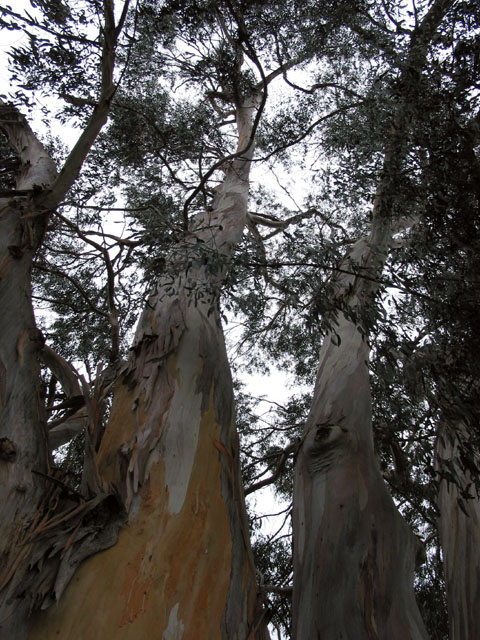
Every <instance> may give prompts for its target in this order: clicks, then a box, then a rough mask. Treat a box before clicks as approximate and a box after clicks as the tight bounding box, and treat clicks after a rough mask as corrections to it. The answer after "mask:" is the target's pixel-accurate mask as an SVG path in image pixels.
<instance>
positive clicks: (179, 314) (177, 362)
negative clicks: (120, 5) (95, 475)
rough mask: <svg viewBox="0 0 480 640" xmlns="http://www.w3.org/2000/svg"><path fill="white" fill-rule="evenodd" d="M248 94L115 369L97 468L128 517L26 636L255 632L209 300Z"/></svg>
mask: <svg viewBox="0 0 480 640" xmlns="http://www.w3.org/2000/svg"><path fill="white" fill-rule="evenodd" d="M255 102H256V101H255V100H254V99H253V98H252V99H251V102H250V103H249V104H245V105H243V106H241V107H240V108H238V110H237V123H238V130H239V157H237V158H236V159H235V160H234V161H233V163H232V164H231V166H230V167H229V168H228V170H227V174H226V177H225V180H224V182H223V184H222V186H221V188H220V189H219V190H218V192H217V195H216V199H215V202H214V206H213V209H212V210H211V211H206V212H205V213H203V214H201V215H198V216H196V217H195V218H194V220H193V223H192V224H191V228H190V232H189V234H188V236H187V239H186V240H185V241H184V242H183V243H181V244H179V245H178V246H177V247H176V249H175V252H174V254H173V255H172V264H173V268H174V269H175V271H176V273H175V274H173V275H169V274H167V275H165V276H162V277H161V278H160V279H159V281H158V283H157V285H156V287H155V290H154V291H153V293H152V294H151V295H150V297H149V299H148V301H147V305H146V307H145V310H144V311H143V314H142V317H141V319H140V321H139V325H138V328H137V332H136V337H135V341H134V345H133V347H132V351H131V358H130V361H129V363H128V366H127V367H126V369H125V370H124V372H123V374H122V376H121V378H120V380H119V381H118V382H117V386H116V390H115V394H114V402H113V407H112V411H111V416H110V419H109V423H108V427H107V430H106V433H105V435H104V438H103V441H102V445H101V448H100V452H99V456H98V472H99V476H100V477H101V478H102V480H103V481H107V482H108V483H110V484H111V485H112V486H114V487H115V489H116V491H118V493H119V494H120V495H121V497H122V500H123V502H124V504H125V505H126V508H127V510H128V513H129V516H128V525H127V526H126V527H125V528H124V529H123V530H122V531H121V532H120V536H119V541H118V543H117V545H116V546H114V547H113V548H111V549H110V550H109V551H107V552H105V553H103V554H101V555H98V556H95V557H92V558H91V559H89V560H88V561H87V562H86V563H85V564H84V566H83V567H81V568H80V570H79V571H78V573H77V575H76V577H75V579H74V581H73V582H72V583H71V585H70V586H69V588H68V589H67V591H66V593H65V595H64V597H63V598H62V600H61V601H60V604H59V606H58V608H55V609H54V608H52V609H50V610H49V611H48V612H46V613H45V614H41V615H39V616H38V618H37V620H36V624H35V626H34V628H33V630H32V632H31V634H30V636H29V638H30V640H34V639H36V638H38V639H40V638H41V639H42V640H49V639H50V638H52V640H53V638H58V637H65V638H67V637H75V638H78V639H79V640H80V639H81V638H89V637H91V635H92V629H95V633H96V634H97V635H98V637H102V638H105V639H108V638H125V639H126V638H132V639H135V640H137V639H139V638H192V639H193V638H212V639H213V638H224V639H228V640H235V639H238V640H246V639H247V638H252V639H253V638H260V637H265V635H264V634H265V631H264V630H263V627H264V624H263V622H264V621H262V615H263V612H262V610H261V606H260V601H259V599H258V597H257V589H256V581H255V569H254V565H253V558H252V553H251V550H250V543H249V533H248V526H247V521H246V512H245V506H244V498H243V490H242V484H241V479H240V469H239V449H238V441H237V435H236V431H235V427H234V416H233V393H232V381H231V376H230V370H229V366H228V361H227V356H226V352H225V344H224V337H223V332H222V329H221V325H220V318H219V310H218V303H219V285H220V284H221V282H222V281H223V279H224V277H225V273H226V267H227V265H228V261H229V259H230V257H231V254H232V252H233V250H234V248H235V246H236V245H237V243H238V242H239V240H240V239H241V236H242V233H243V229H244V226H245V223H246V218H247V198H248V176H249V170H250V161H251V157H252V153H253V140H252V139H251V136H252V121H253V114H254V111H255ZM242 150H243V152H242ZM78 603H81V606H78Z"/></svg>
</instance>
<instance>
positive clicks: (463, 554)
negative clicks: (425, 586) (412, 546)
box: [436, 423, 480, 640]
mask: <svg viewBox="0 0 480 640" xmlns="http://www.w3.org/2000/svg"><path fill="white" fill-rule="evenodd" d="M460 437H462V438H463V440H464V441H467V438H468V434H467V429H466V427H465V425H464V424H463V423H458V425H457V427H456V429H455V430H452V429H451V428H449V427H448V426H447V425H446V424H445V425H443V426H442V427H441V428H440V431H439V436H438V438H437V451H436V456H437V469H439V470H441V471H442V470H444V464H445V461H447V462H450V464H449V465H448V468H449V470H450V473H452V471H454V473H455V476H456V483H455V482H450V481H448V480H446V479H442V480H441V482H440V490H439V496H438V509H439V511H440V517H439V519H438V531H439V534H440V542H441V545H442V552H443V566H444V572H445V584H446V587H447V604H448V623H449V633H450V638H451V640H473V639H474V638H478V637H479V634H480V621H479V616H478V601H479V598H480V563H479V558H478V553H479V549H480V503H479V500H478V495H477V493H476V489H475V485H474V484H473V483H472V477H471V474H470V471H468V469H465V467H464V465H462V464H461V463H460V459H461V458H459V438H460ZM452 467H453V469H452ZM457 483H458V484H457ZM465 493H466V494H467V495H468V498H466V497H465V495H462V494H465ZM460 501H461V504H462V507H460V506H459V502H460Z"/></svg>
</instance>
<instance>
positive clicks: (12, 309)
mask: <svg viewBox="0 0 480 640" xmlns="http://www.w3.org/2000/svg"><path fill="white" fill-rule="evenodd" d="M103 6H104V25H103V28H102V34H103V38H102V41H103V45H102V56H101V70H100V72H101V83H100V94H99V98H98V101H97V104H96V107H95V108H94V110H93V112H92V114H91V116H90V118H89V120H88V122H87V124H86V126H85V129H84V131H83V132H82V134H81V135H80V137H79V139H78V142H77V144H76V145H75V146H74V148H73V149H72V151H71V152H70V154H69V155H68V157H67V159H66V161H65V164H64V166H63V168H62V171H60V172H57V170H56V167H55V163H54V162H53V160H52V158H51V157H50V155H49V154H48V152H47V151H46V149H45V148H44V147H43V145H42V144H41V142H40V141H39V140H38V138H37V137H36V136H35V134H34V133H33V131H32V130H31V128H30V127H29V126H28V124H27V122H26V120H25V118H24V117H23V116H22V115H21V114H20V113H19V112H18V111H17V109H16V108H15V107H13V106H12V105H8V104H5V103H4V102H3V101H2V100H0V129H1V131H2V132H3V133H4V134H5V136H6V138H7V140H8V143H9V145H10V147H11V148H12V150H13V152H14V153H15V155H16V157H17V159H18V165H19V170H18V172H17V175H16V184H15V188H14V189H12V190H10V192H7V193H5V192H4V193H1V194H0V195H1V196H6V197H1V198H0V309H1V313H0V505H1V509H0V635H1V637H2V638H3V637H5V638H8V639H9V640H24V638H26V636H27V633H28V628H29V625H30V621H29V614H30V612H31V610H32V609H34V608H36V607H38V606H41V605H42V604H45V603H46V602H51V594H52V591H53V592H55V590H56V589H58V591H61V588H60V584H64V582H65V579H68V578H69V577H70V576H71V575H72V573H73V566H75V564H78V562H80V560H81V559H83V557H85V554H86V555H89V554H90V553H93V552H94V551H96V550H98V549H103V548H105V546H108V545H109V544H112V543H113V541H114V539H115V531H112V530H111V529H110V528H109V527H105V523H104V522H102V527H100V526H99V524H98V522H97V523H96V527H93V525H92V522H93V521H94V520H95V519H97V520H98V511H100V518H101V517H102V516H104V515H105V511H104V509H103V508H102V503H103V502H105V500H106V499H108V496H106V495H103V496H102V495H97V496H95V497H94V499H92V500H90V501H87V502H85V501H82V504H80V505H78V500H77V502H75V501H73V502H72V500H71V496H70V495H67V496H65V495H64V493H65V491H64V488H65V487H64V486H63V485H62V483H61V482H60V481H59V480H58V478H56V477H54V472H53V471H52V469H51V468H50V465H49V448H48V438H47V434H46V428H45V427H46V416H45V406H44V402H43V399H42V397H41V387H40V382H41V381H40V364H39V363H40V361H41V359H42V358H41V357H40V352H41V351H42V349H43V337H42V335H41V333H40V332H39V331H38V330H37V328H36V325H35V319H34V314H33V309H32V302H31V269H32V262H33V258H34V256H35V253H36V251H37V250H38V248H39V247H40V245H41V243H42V241H43V237H44V233H45V230H46V226H47V222H48V220H49V217H50V214H51V213H52V211H53V210H54V209H55V208H56V207H57V206H58V205H59V204H60V202H61V201H62V200H63V198H64V197H65V194H66V193H67V191H68V190H69V188H70V187H71V186H72V184H73V183H74V181H75V179H76V178H77V176H78V173H79V171H80V169H81V167H82V164H83V162H84V160H85V158H86V156H87V154H88V152H89V150H90V148H91V146H92V144H93V142H94V141H95V139H96V137H97V135H98V133H99V131H100V130H101V128H102V127H103V125H104V124H105V122H106V119H107V115H108V110H109V106H110V101H111V99H112V96H113V94H114V90H115V88H114V85H113V81H112V77H113V68H114V62H115V47H116V43H117V38H118V36H119V33H120V31H121V29H122V26H123V22H124V20H125V17H126V11H127V9H128V0H127V1H126V2H125V4H124V11H123V12H122V16H121V18H120V22H119V23H118V25H116V24H115V18H114V6H113V0H104V2H103ZM99 507H100V509H99ZM117 511H118V509H117ZM96 512H97V513H96ZM84 516H88V517H89V518H90V521H89V522H87V523H86V526H84V528H83V529H82V527H81V525H82V524H84V523H83V518H84ZM65 523H67V524H66V525H65ZM64 525H65V526H64ZM94 529H96V531H94ZM80 530H81V531H82V532H83V538H82V536H78V531H80ZM72 531H74V532H75V533H76V534H77V538H80V539H82V540H83V543H85V539H84V537H85V536H86V535H88V536H89V540H88V543H89V544H83V549H82V551H81V553H80V554H78V557H77V558H76V560H75V561H74V562H73V563H71V562H70V561H69V559H71V558H70V556H72V551H73V550H74V547H75V546H76V541H75V543H74V537H72ZM94 538H95V539H96V542H95V543H93V542H92V540H93V539H94ZM98 542H100V543H99V544H98ZM82 554H84V555H82ZM73 555H74V556H75V554H73ZM67 576H68V577H67Z"/></svg>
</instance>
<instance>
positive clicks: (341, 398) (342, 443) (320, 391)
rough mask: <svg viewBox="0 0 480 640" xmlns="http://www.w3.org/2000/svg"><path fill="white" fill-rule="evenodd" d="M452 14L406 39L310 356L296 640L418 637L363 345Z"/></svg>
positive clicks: (404, 540) (403, 540) (442, 5)
mask: <svg viewBox="0 0 480 640" xmlns="http://www.w3.org/2000/svg"><path fill="white" fill-rule="evenodd" d="M451 4H452V3H451V2H447V1H446V0H439V1H437V2H434V3H433V4H432V5H431V7H430V9H429V11H428V12H427V13H426V15H425V17H424V18H423V20H422V22H421V23H420V24H419V25H418V26H417V28H416V29H415V30H414V31H413V33H412V36H411V41H410V48H409V54H408V58H407V60H406V62H405V66H404V69H403V72H402V76H401V80H400V86H401V95H400V97H399V101H398V106H397V109H396V112H395V114H394V118H393V126H392V133H391V138H390V140H389V141H388V143H387V145H386V153H385V159H384V164H383V172H382V174H383V175H382V180H381V182H380V184H379V187H378V189H377V195H376V199H375V205H374V210H373V216H372V226H371V232H370V236H369V237H368V238H364V239H361V240H359V241H358V242H357V243H356V244H355V245H354V247H353V248H352V250H351V251H350V252H349V253H348V255H347V256H346V258H345V260H344V262H343V263H342V265H341V268H340V271H341V272H342V271H343V273H340V275H339V276H338V277H337V278H336V280H335V281H334V287H335V298H336V300H337V301H338V302H339V303H341V307H342V308H343V311H342V312H340V313H338V315H337V317H336V318H335V321H334V323H333V326H334V329H332V330H331V331H330V333H329V334H327V336H326V338H325V341H324V344H323V346H322V349H321V352H320V362H319V368H318V373H317V379H316V383H315V390H314V398H313V403H312V407H311V410H310V414H309V417H308V420H307V423H306V425H305V430H304V435H303V438H302V444H301V446H300V449H299V452H298V456H297V460H296V467H295V485H294V511H293V535H294V587H293V629H294V631H293V635H294V637H295V638H296V639H297V640H307V639H308V640H311V639H313V638H321V639H322V640H330V639H331V640H333V639H334V638H335V639H336V638H345V639H346V638H349V639H351V640H354V639H355V640H361V639H365V640H367V639H369V640H371V639H373V638H379V639H382V638H416V639H417V638H418V639H420V638H426V637H427V632H426V630H425V627H424V625H423V622H422V619H421V616H420V612H419V610H418V607H417V605H416V602H415V597H414V593H413V572H414V567H415V557H416V554H417V552H418V550H419V546H420V545H419V541H418V540H417V539H416V537H415V536H414V535H413V533H412V532H411V531H410V530H409V528H408V526H407V525H406V523H405V522H404V521H403V519H402V517H401V516H400V514H399V513H398V511H397V509H396V507H395V505H394V503H393V500H392V498H391V496H390V494H389V492H388V491H387V488H386V486H385V484H384V481H383V478H382V476H381V473H380V470H379V465H378V462H377V460H376V456H375V452H374V447H373V432H372V415H371V411H372V409H371V395H370V384H369V372H368V360H369V351H370V349H369V345H368V340H367V338H366V335H367V333H368V325H369V317H370V318H371V317H372V312H373V310H374V304H375V302H374V296H375V293H376V290H377V288H378V284H377V281H378V278H379V276H380V275H381V272H382V268H383V265H384V263H385V260H386V257H387V255H388V250H389V247H390V245H391V243H392V237H393V234H394V228H395V224H398V223H399V213H398V212H397V211H396V206H395V192H396V186H397V181H398V180H399V179H400V176H401V169H402V166H403V163H404V160H405V153H406V151H405V150H406V137H407V136H408V133H409V127H410V126H411V124H410V123H411V119H412V114H414V111H415V100H416V96H417V95H418V91H419V90H421V89H420V87H421V71H422V69H423V66H424V64H425V60H426V56H427V49H428V44H429V42H430V40H431V39H432V37H433V35H434V34H435V31H436V29H437V28H438V25H439V24H440V23H441V21H442V19H443V18H444V16H445V14H446V13H447V12H448V10H449V8H450V6H451ZM405 224H408V222H407V221H405V223H403V222H400V225H403V226H405ZM369 314H370V315H369Z"/></svg>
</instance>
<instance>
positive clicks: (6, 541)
mask: <svg viewBox="0 0 480 640" xmlns="http://www.w3.org/2000/svg"><path fill="white" fill-rule="evenodd" d="M0 115H1V118H2V121H3V122H5V121H6V120H8V122H9V123H8V124H3V125H2V122H0V125H2V129H3V131H4V132H5V133H6V135H7V136H8V139H9V141H10V143H11V146H12V148H13V149H14V151H15V152H16V154H17V156H18V158H19V161H20V173H19V175H18V178H17V181H16V189H15V191H16V192H20V193H24V194H25V195H23V196H21V197H14V196H15V195H16V194H15V193H12V196H11V197H7V198H2V199H1V200H0V309H1V313H0V505H1V510H0V590H1V589H2V588H3V587H4V586H5V585H6V584H7V583H9V590H8V591H7V592H6V593H5V592H4V597H3V598H2V599H1V600H0V630H1V635H2V636H3V637H8V638H15V637H17V633H18V634H21V633H22V630H23V629H24V621H25V619H26V615H23V614H22V612H23V613H25V612H28V608H29V607H30V606H31V602H29V601H28V599H27V598H25V599H24V600H23V602H22V601H19V600H17V599H13V600H12V601H10V597H9V596H11V594H12V593H13V591H14V589H15V586H16V581H15V579H13V580H12V575H13V573H14V572H15V571H16V570H17V569H18V567H19V566H20V565H21V564H22V563H23V561H24V559H25V558H26V557H27V556H28V553H29V551H30V546H29V545H28V544H27V542H26V536H27V534H28V531H29V529H30V527H31V525H32V521H33V520H34V517H35V514H37V513H38V508H39V503H40V501H41V498H42V495H43V492H44V480H43V479H42V478H41V476H39V475H36V474H35V473H34V472H35V471H37V472H40V473H43V474H45V473H47V468H48V448H47V444H46V434H45V422H46V420H45V415H44V409H43V402H42V399H41V393H40V376H39V371H40V367H39V358H38V354H39V352H40V350H41V348H42V347H43V340H42V337H41V334H40V332H39V331H38V330H37V328H36V326H35V320H34V316H33V310H32V304H31V290H30V278H31V268H32V259H33V255H34V253H35V251H36V250H37V248H38V246H39V244H40V242H41V240H42V238H43V234H44V230H45V224H46V215H45V214H43V215H34V214H35V213H37V211H36V209H35V205H34V203H33V200H34V196H33V193H34V191H33V190H34V189H36V190H38V191H41V190H42V188H44V187H45V186H47V185H50V184H51V182H52V181H53V179H54V178H55V176H56V169H55V165H54V164H53V162H52V161H51V159H50V157H49V156H48V154H47V153H46V151H45V150H44V148H43V147H42V145H41V144H40V143H39V142H38V141H37V139H36V137H35V135H34V134H33V132H32V131H31V129H30V128H29V127H28V126H27V125H26V123H25V121H24V120H23V118H22V117H21V116H20V115H19V114H18V113H17V111H16V110H15V109H14V108H12V107H9V106H8V105H3V104H2V106H1V107H0ZM20 574H21V572H20V571H19V575H20Z"/></svg>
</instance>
